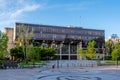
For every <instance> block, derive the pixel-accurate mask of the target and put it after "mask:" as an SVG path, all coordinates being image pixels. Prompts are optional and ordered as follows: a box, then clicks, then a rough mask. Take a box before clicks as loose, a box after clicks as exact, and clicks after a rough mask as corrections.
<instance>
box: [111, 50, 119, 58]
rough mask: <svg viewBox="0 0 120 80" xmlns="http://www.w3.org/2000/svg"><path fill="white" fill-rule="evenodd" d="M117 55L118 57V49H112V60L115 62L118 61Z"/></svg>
mask: <svg viewBox="0 0 120 80" xmlns="http://www.w3.org/2000/svg"><path fill="white" fill-rule="evenodd" d="M118 55H120V53H119V50H118V49H114V50H113V51H112V60H117V59H118Z"/></svg>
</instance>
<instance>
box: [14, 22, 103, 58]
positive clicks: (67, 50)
mask: <svg viewBox="0 0 120 80" xmlns="http://www.w3.org/2000/svg"><path fill="white" fill-rule="evenodd" d="M21 25H24V27H26V28H27V29H28V30H29V31H31V30H32V29H33V30H34V31H33V37H32V40H34V43H35V42H37V43H40V44H41V45H42V44H43V43H45V44H47V45H48V46H49V47H52V48H56V49H57V57H59V59H67V60H71V59H77V58H78V57H77V50H78V49H79V48H83V49H86V47H87V44H88V42H89V41H91V40H96V41H97V46H96V47H97V48H102V44H104V38H105V36H104V35H105V32H104V30H96V29H85V28H82V27H71V26H70V27H64V26H52V25H41V24H28V23H15V26H14V30H13V33H14V34H13V39H14V40H13V41H15V40H16V39H17V37H18V35H19V34H18V30H19V27H20V26H21ZM98 52H99V50H98Z"/></svg>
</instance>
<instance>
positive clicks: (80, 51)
mask: <svg viewBox="0 0 120 80" xmlns="http://www.w3.org/2000/svg"><path fill="white" fill-rule="evenodd" d="M86 52H87V51H86V50H83V49H82V48H79V49H78V57H79V58H80V59H83V58H86Z"/></svg>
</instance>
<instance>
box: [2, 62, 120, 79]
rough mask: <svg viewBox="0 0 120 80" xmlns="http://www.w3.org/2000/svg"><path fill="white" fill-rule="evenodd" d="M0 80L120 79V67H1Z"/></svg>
mask: <svg viewBox="0 0 120 80" xmlns="http://www.w3.org/2000/svg"><path fill="white" fill-rule="evenodd" d="M52 64H53V63H52ZM49 65H51V63H50V64H49ZM0 80H120V67H116V66H94V67H80V68H67V67H65V68H64V67H62V68H59V69H58V68H56V67H55V68H54V69H52V68H50V67H47V66H44V67H42V68H30V69H4V70H2V69H1V70H0Z"/></svg>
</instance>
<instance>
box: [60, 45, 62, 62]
mask: <svg viewBox="0 0 120 80" xmlns="http://www.w3.org/2000/svg"><path fill="white" fill-rule="evenodd" d="M61 59H62V43H61V44H60V60H61Z"/></svg>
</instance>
